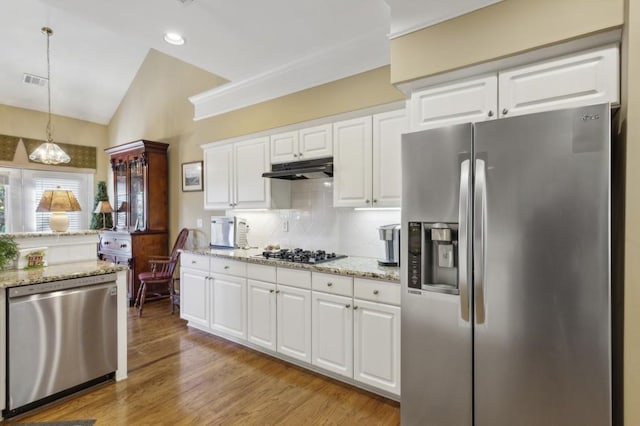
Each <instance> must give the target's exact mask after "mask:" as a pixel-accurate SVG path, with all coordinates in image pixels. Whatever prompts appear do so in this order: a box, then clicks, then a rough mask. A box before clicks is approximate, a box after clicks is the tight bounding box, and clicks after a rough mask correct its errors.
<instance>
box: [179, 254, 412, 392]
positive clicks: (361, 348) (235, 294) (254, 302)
mask: <svg viewBox="0 0 640 426" xmlns="http://www.w3.org/2000/svg"><path fill="white" fill-rule="evenodd" d="M180 292H181V306H180V317H181V318H183V319H185V320H187V321H189V325H190V326H194V327H196V328H199V329H202V330H205V331H208V332H210V333H213V334H216V335H219V336H221V337H226V338H229V339H231V340H233V341H235V342H238V343H241V344H245V345H248V346H251V347H253V348H256V349H259V348H264V349H265V350H268V351H269V352H270V353H271V354H273V355H274V356H279V355H281V357H282V358H283V359H290V360H296V361H301V363H300V364H298V365H303V366H304V363H306V364H307V365H308V366H309V367H311V365H313V366H314V367H317V371H322V370H324V371H326V372H331V373H333V374H335V375H337V376H341V377H344V378H345V381H346V382H348V383H351V384H354V385H361V386H362V387H365V388H367V389H369V390H374V391H375V390H376V389H378V390H380V391H381V392H382V394H384V395H386V396H392V397H393V396H394V395H395V396H399V395H400V307H399V306H397V305H399V304H400V287H399V285H398V284H394V283H390V282H384V281H378V280H370V279H362V278H355V279H353V278H351V277H347V276H343V275H336V274H329V273H321V272H313V273H312V272H311V271H308V270H302V269H295V268H281V267H275V266H267V265H259V264H253V263H247V262H242V261H238V260H230V259H225V258H210V257H209V256H206V255H196V254H192V253H183V255H182V259H181V271H180Z"/></svg>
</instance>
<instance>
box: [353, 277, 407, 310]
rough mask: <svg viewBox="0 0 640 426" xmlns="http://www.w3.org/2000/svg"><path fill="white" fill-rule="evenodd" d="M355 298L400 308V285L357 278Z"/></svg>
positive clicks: (355, 281) (354, 287)
mask: <svg viewBox="0 0 640 426" xmlns="http://www.w3.org/2000/svg"><path fill="white" fill-rule="evenodd" d="M353 297H354V298H357V299H364V300H371V301H373V302H380V303H388V304H390V305H398V306H399V305H400V284H399V283H392V282H386V281H375V280H365V279H363V278H356V279H355V280H354V283H353Z"/></svg>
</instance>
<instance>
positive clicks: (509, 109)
mask: <svg viewBox="0 0 640 426" xmlns="http://www.w3.org/2000/svg"><path fill="white" fill-rule="evenodd" d="M618 64H619V58H618V48H617V47H615V46H612V47H609V48H606V49H599V50H595V51H590V52H586V53H582V54H577V55H569V56H565V57H562V58H559V59H553V60H549V61H544V62H541V63H537V64H534V65H527V66H523V67H518V68H515V69H511V70H506V71H504V72H501V73H499V77H498V79H499V87H500V90H499V104H500V116H507V117H510V116H513V115H522V114H530V113H534V112H539V111H549V110H554V109H561V108H571V107H577V106H583V105H593V104H597V103H603V102H611V103H614V104H615V103H618V102H619V95H618V93H619V87H618V74H619V67H618Z"/></svg>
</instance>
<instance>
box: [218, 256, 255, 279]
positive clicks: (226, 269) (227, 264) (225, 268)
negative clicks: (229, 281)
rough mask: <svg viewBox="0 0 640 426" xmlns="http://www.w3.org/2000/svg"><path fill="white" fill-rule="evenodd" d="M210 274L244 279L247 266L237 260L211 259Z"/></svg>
mask: <svg viewBox="0 0 640 426" xmlns="http://www.w3.org/2000/svg"><path fill="white" fill-rule="evenodd" d="M211 272H215V273H218V274H227V275H235V276H238V277H246V276H247V264H246V263H245V262H239V261H237V260H228V259H222V258H213V259H211Z"/></svg>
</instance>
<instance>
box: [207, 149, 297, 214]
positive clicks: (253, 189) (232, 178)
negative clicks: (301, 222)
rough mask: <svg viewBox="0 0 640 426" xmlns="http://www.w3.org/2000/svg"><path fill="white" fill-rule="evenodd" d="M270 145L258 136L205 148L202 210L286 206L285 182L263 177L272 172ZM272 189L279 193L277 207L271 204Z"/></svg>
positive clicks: (287, 195) (286, 188) (272, 200)
mask: <svg viewBox="0 0 640 426" xmlns="http://www.w3.org/2000/svg"><path fill="white" fill-rule="evenodd" d="M269 146H270V145H269V138H268V137H261V138H257V139H250V140H246V141H242V142H237V143H234V144H224V145H221V146H215V145H213V146H208V147H206V148H204V175H205V178H204V181H205V187H204V193H205V196H204V208H205V209H212V210H225V209H233V208H270V207H280V208H286V207H288V203H289V202H290V198H289V193H288V192H287V190H288V189H289V186H288V183H287V182H276V183H274V182H272V180H271V179H266V178H263V177H262V173H264V172H266V171H270V170H271V166H270V164H269ZM272 186H276V190H278V196H277V197H275V200H277V203H278V205H277V206H274V205H273V203H274V198H272V196H271V195H272Z"/></svg>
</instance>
